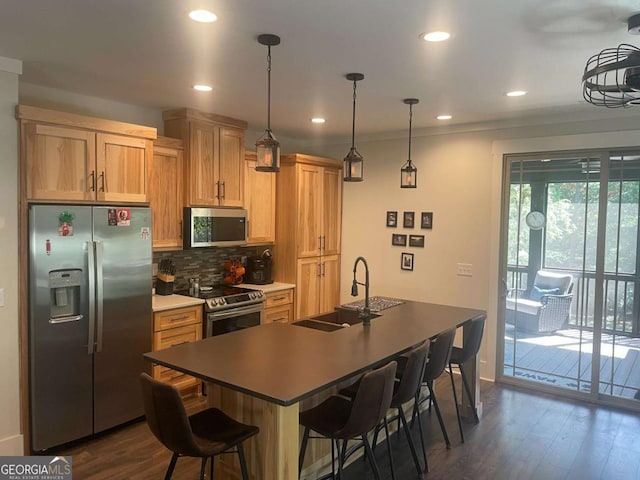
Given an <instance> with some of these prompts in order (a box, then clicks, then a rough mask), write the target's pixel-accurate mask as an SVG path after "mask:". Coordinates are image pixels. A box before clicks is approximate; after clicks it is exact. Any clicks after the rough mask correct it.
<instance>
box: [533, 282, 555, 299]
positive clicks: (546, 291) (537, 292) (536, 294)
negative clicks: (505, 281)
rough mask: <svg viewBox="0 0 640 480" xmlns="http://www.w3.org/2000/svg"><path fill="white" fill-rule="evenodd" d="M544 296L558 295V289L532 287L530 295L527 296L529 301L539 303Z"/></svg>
mask: <svg viewBox="0 0 640 480" xmlns="http://www.w3.org/2000/svg"><path fill="white" fill-rule="evenodd" d="M544 295H560V289H559V288H540V287H538V286H537V285H534V286H533V288H532V289H531V294H530V295H529V300H534V301H536V302H539V301H541V300H542V297H543V296H544Z"/></svg>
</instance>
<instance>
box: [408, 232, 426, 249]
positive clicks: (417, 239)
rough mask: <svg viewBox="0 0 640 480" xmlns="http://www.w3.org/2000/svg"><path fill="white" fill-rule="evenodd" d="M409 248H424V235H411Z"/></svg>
mask: <svg viewBox="0 0 640 480" xmlns="http://www.w3.org/2000/svg"><path fill="white" fill-rule="evenodd" d="M409 246H410V247H420V248H424V235H409Z"/></svg>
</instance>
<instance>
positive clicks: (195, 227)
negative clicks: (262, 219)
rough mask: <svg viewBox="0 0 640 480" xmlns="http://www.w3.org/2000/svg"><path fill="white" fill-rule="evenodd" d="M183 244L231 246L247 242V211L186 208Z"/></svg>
mask: <svg viewBox="0 0 640 480" xmlns="http://www.w3.org/2000/svg"><path fill="white" fill-rule="evenodd" d="M182 226H183V236H182V239H183V242H182V243H183V246H184V248H195V247H231V246H234V245H245V244H246V243H247V211H246V210H244V209H242V208H190V207H185V208H184V221H183V223H182Z"/></svg>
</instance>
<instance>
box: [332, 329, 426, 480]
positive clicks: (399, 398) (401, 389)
mask: <svg viewBox="0 0 640 480" xmlns="http://www.w3.org/2000/svg"><path fill="white" fill-rule="evenodd" d="M428 355H429V341H428V340H427V341H425V342H423V343H421V344H420V345H418V346H417V347H414V348H413V349H412V350H411V351H410V352H409V353H407V354H405V355H404V356H403V357H401V358H402V359H401V360H400V362H402V365H403V372H402V375H401V378H400V380H399V381H398V380H397V379H396V381H395V382H394V387H393V397H392V398H391V405H390V408H391V409H392V410H394V409H395V410H396V416H395V417H393V418H392V419H391V421H392V422H393V421H394V420H396V419H397V420H398V432H399V431H400V425H402V428H403V430H404V433H405V436H406V437H407V442H408V443H409V450H410V451H411V456H412V457H413V461H414V463H415V465H416V470H417V471H418V475H422V472H423V470H422V466H421V465H420V461H419V460H418V455H417V453H416V447H415V445H414V443H413V438H412V436H411V431H410V430H409V426H408V425H407V418H406V416H405V414H404V410H403V409H402V405H404V404H405V403H407V402H408V401H410V400H413V399H414V398H415V396H416V394H417V393H418V391H419V389H420V386H421V382H422V378H423V376H424V370H425V366H426V363H427V356H428ZM357 389H358V382H356V383H354V384H353V385H350V386H348V387H347V388H345V389H342V390H340V395H344V396H347V397H353V396H354V395H355V392H356V391H357ZM385 420H387V419H386V417H385ZM419 426H420V435H421V438H422V425H421V424H419ZM383 427H384V423H382V424H378V426H377V427H376V432H375V434H374V436H373V445H372V449H375V446H376V444H377V440H378V433H379V432H380V430H381V429H382V428H383ZM387 430H388V428H387ZM386 433H387V442H389V433H388V431H386ZM423 443H424V442H423ZM425 458H426V457H425ZM391 466H392V470H391V478H393V479H395V478H396V477H395V472H394V471H393V463H392V464H391ZM427 470H428V468H427V465H426V464H425V466H424V471H427Z"/></svg>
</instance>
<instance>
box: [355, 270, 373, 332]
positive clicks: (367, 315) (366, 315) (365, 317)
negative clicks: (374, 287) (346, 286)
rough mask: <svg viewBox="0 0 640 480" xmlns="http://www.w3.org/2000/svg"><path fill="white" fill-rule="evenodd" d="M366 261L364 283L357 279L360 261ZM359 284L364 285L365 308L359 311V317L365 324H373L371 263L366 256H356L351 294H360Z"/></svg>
mask: <svg viewBox="0 0 640 480" xmlns="http://www.w3.org/2000/svg"><path fill="white" fill-rule="evenodd" d="M359 262H362V263H364V271H365V278H364V283H361V282H358V280H357V279H356V271H357V270H358V263H359ZM358 285H364V309H363V310H362V311H360V312H359V313H358V318H360V319H362V324H363V325H365V326H368V325H371V310H369V265H367V261H366V260H365V258H364V257H358V258H356V261H355V263H354V264H353V284H352V285H351V296H352V297H357V296H358Z"/></svg>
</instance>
